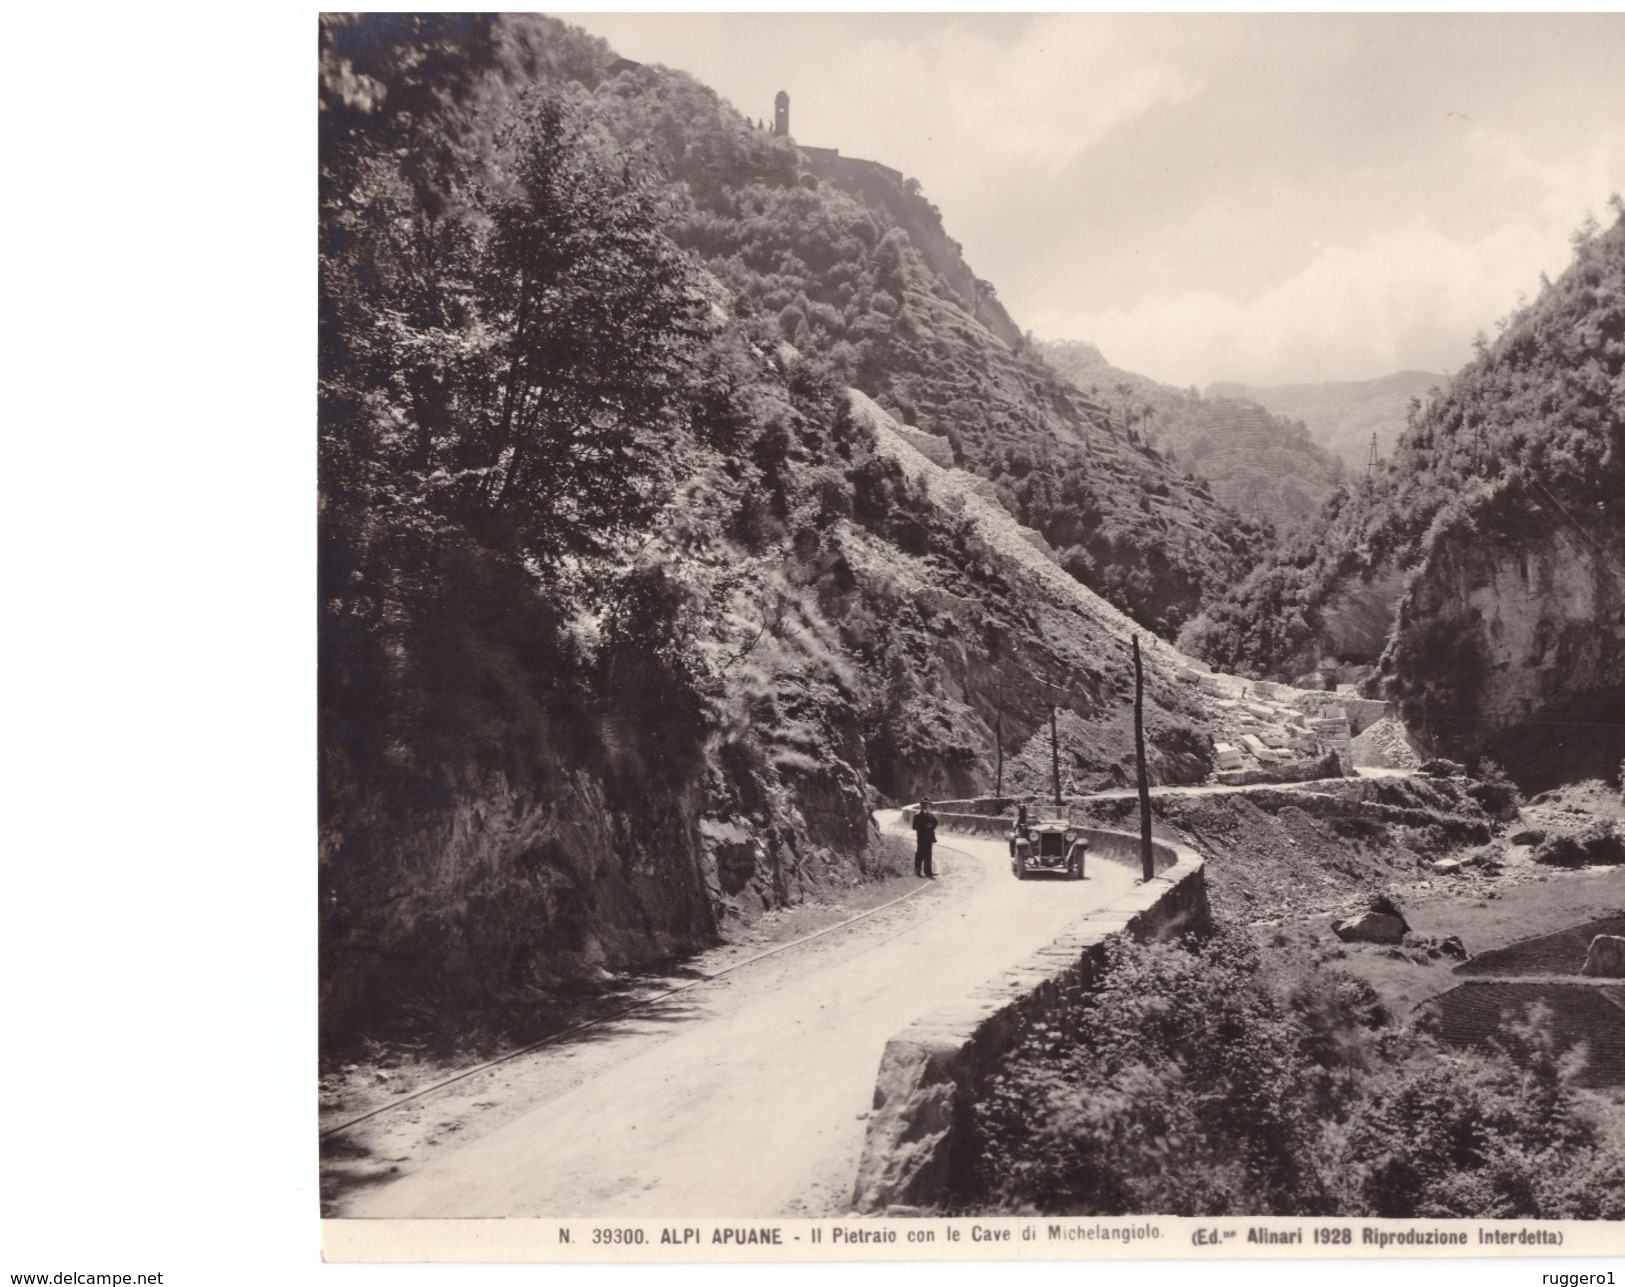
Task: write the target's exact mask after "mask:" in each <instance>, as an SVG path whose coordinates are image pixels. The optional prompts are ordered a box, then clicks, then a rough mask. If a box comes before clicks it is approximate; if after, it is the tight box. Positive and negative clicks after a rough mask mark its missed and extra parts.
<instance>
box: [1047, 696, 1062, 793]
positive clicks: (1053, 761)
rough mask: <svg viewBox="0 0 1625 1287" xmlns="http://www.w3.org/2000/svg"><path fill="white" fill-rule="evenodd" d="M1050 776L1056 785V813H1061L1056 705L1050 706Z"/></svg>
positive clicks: (1059, 757)
mask: <svg viewBox="0 0 1625 1287" xmlns="http://www.w3.org/2000/svg"><path fill="white" fill-rule="evenodd" d="M1049 774H1050V781H1051V782H1053V783H1054V785H1055V812H1056V813H1059V812H1060V811H1061V739H1060V737H1059V736H1057V734H1056V732H1055V703H1054V702H1051V703H1050V704H1049Z"/></svg>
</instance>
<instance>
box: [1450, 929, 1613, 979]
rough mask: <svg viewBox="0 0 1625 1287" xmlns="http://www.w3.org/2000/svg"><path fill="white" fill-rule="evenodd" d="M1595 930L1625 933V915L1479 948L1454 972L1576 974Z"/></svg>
mask: <svg viewBox="0 0 1625 1287" xmlns="http://www.w3.org/2000/svg"><path fill="white" fill-rule="evenodd" d="M1598 934H1620V935H1625V916H1605V917H1603V918H1602V919H1601V920H1596V921H1591V922H1590V923H1588V924H1585V925H1575V926H1573V927H1572V928H1570V929H1566V930H1559V931H1558V932H1557V933H1555V934H1542V935H1541V936H1540V937H1539V938H1526V939H1524V940H1523V941H1522V942H1519V943H1512V944H1510V945H1508V946H1506V947H1498V948H1492V949H1491V950H1489V951H1487V952H1480V953H1479V954H1478V955H1477V956H1475V957H1474V958H1473V959H1472V960H1471V961H1468V962H1467V963H1466V964H1465V965H1459V966H1457V967H1456V973H1457V974H1476V975H1493V976H1494V977H1496V978H1501V979H1504V978H1508V977H1510V976H1516V975H1528V974H1578V973H1579V972H1580V967H1581V966H1583V965H1584V964H1585V960H1586V948H1587V947H1589V946H1590V944H1591V940H1592V939H1593V938H1595V937H1596V936H1597V935H1598Z"/></svg>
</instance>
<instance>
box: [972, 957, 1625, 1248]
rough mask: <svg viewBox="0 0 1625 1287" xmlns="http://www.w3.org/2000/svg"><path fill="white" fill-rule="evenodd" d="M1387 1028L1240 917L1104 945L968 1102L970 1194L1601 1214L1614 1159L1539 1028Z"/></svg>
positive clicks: (1623, 1204) (1401, 1212)
mask: <svg viewBox="0 0 1625 1287" xmlns="http://www.w3.org/2000/svg"><path fill="white" fill-rule="evenodd" d="M1508 1043H1509V1046H1510V1047H1511V1048H1510V1050H1509V1051H1508V1052H1507V1053H1505V1054H1492V1055H1488V1056H1479V1055H1463V1054H1460V1053H1455V1052H1452V1053H1451V1054H1449V1055H1446V1054H1444V1053H1442V1052H1441V1051H1440V1050H1438V1049H1437V1048H1435V1047H1434V1046H1433V1045H1432V1044H1431V1043H1429V1042H1428V1041H1427V1039H1426V1038H1425V1037H1423V1036H1421V1035H1419V1034H1415V1033H1400V1032H1397V1031H1396V1030H1395V1029H1394V1028H1393V1027H1392V1025H1391V1023H1390V1019H1389V1016H1388V1015H1387V1013H1386V1012H1385V1010H1384V1009H1383V1007H1382V1006H1381V1005H1380V1004H1379V1003H1378V1002H1377V1000H1376V998H1375V996H1374V994H1373V993H1372V992H1371V990H1370V988H1369V987H1368V985H1366V984H1364V983H1363V982H1361V981H1359V980H1356V979H1355V978H1354V977H1353V976H1351V975H1348V974H1346V973H1343V972H1341V971H1335V970H1329V969H1327V970H1316V971H1314V972H1311V973H1309V974H1307V975H1306V974H1305V973H1304V972H1303V969H1302V963H1301V962H1294V963H1292V964H1291V965H1290V966H1289V967H1286V968H1283V967H1282V965H1281V964H1280V963H1279V962H1277V961H1274V960H1272V959H1271V958H1270V957H1268V956H1266V955H1265V954H1263V953H1262V952H1261V951H1260V949H1259V948H1258V947H1257V946H1255V944H1254V943H1253V941H1252V940H1251V939H1250V938H1249V937H1248V936H1247V935H1246V934H1244V933H1242V932H1240V931H1235V930H1221V931H1219V932H1218V933H1216V934H1214V935H1213V936H1212V937H1211V938H1210V939H1208V940H1207V941H1205V942H1201V943H1191V942H1187V943H1185V944H1183V945H1179V946H1175V945H1159V946H1142V945H1137V944H1132V943H1123V944H1119V945H1118V946H1117V947H1115V948H1114V949H1113V952H1112V954H1111V957H1110V960H1109V968H1108V972H1107V974H1106V977H1105V980H1104V982H1103V984H1102V985H1101V986H1100V987H1099V988H1098V990H1095V991H1088V992H1082V991H1080V992H1078V993H1077V994H1075V995H1073V996H1072V997H1070V998H1069V999H1068V1002H1067V1004H1066V1005H1065V1006H1064V1007H1063V1008H1061V1009H1060V1010H1059V1011H1058V1012H1056V1013H1053V1014H1051V1015H1050V1016H1048V1017H1046V1018H1045V1020H1044V1021H1042V1022H1039V1023H1035V1024H1033V1025H1032V1026H1031V1027H1030V1028H1029V1030H1028V1031H1027V1032H1026V1033H1025V1035H1024V1037H1023V1039H1022V1041H1021V1043H1020V1044H1019V1046H1018V1047H1017V1048H1016V1050H1015V1051H1014V1053H1013V1054H1012V1055H1011V1056H1010V1058H1009V1059H1008V1060H1007V1061H1006V1063H1005V1068H1004V1071H1003V1072H1002V1073H1001V1074H999V1075H998V1076H997V1077H996V1078H995V1079H994V1080H993V1083H992V1085H991V1086H990V1087H989V1088H988V1090H987V1092H986V1093H985V1095H984V1096H983V1098H982V1101H981V1102H980V1104H979V1105H978V1106H977V1123H978V1130H979V1139H980V1151H979V1160H978V1165H979V1170H978V1173H977V1174H978V1184H979V1186H980V1188H979V1191H978V1192H977V1193H975V1194H974V1195H970V1200H971V1202H972V1203H974V1204H991V1205H993V1206H995V1207H997V1208H1001V1209H1009V1210H1031V1211H1037V1212H1040V1213H1043V1214H1055V1215H1059V1214H1073V1215H1076V1214H1098V1215H1121V1214H1133V1213H1160V1214H1170V1215H1247V1214H1271V1215H1373V1216H1427V1217H1435V1218H1437V1217H1448V1216H1480V1217H1488V1218H1508V1217H1514V1216H1524V1217H1537V1216H1542V1217H1563V1216H1566V1217H1577V1218H1592V1219H1595V1218H1619V1217H1620V1216H1621V1215H1625V1189H1622V1188H1621V1187H1620V1181H1621V1179H1625V1165H1622V1162H1621V1159H1620V1158H1619V1157H1618V1156H1617V1155H1610V1152H1609V1149H1608V1143H1609V1141H1606V1140H1604V1139H1603V1138H1602V1137H1601V1136H1600V1134H1599V1129H1600V1128H1599V1127H1597V1126H1595V1125H1594V1124H1592V1123H1591V1122H1590V1121H1589V1120H1588V1119H1587V1118H1586V1116H1585V1115H1584V1113H1583V1112H1582V1111H1581V1109H1580V1106H1579V1104H1578V1102H1577V1101H1576V1099H1575V1097H1574V1095H1573V1094H1572V1093H1571V1091H1570V1090H1569V1087H1568V1076H1569V1071H1570V1070H1569V1069H1567V1068H1566V1067H1565V1066H1564V1065H1563V1064H1562V1063H1561V1061H1560V1060H1558V1059H1557V1058H1556V1057H1555V1056H1554V1054H1553V1053H1552V1047H1551V1045H1550V1043H1549V1042H1547V1041H1546V1040H1545V1039H1544V1037H1543V1036H1542V1035H1541V1032H1540V1030H1539V1028H1538V1025H1533V1026H1531V1027H1529V1028H1528V1029H1525V1030H1522V1031H1520V1032H1516V1033H1513V1034H1510V1035H1509V1037H1508Z"/></svg>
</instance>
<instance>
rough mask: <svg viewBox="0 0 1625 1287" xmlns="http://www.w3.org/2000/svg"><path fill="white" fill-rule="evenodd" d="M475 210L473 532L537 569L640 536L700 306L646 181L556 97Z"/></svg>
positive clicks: (678, 419) (470, 442)
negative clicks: (478, 264)
mask: <svg viewBox="0 0 1625 1287" xmlns="http://www.w3.org/2000/svg"><path fill="white" fill-rule="evenodd" d="M511 146H512V148H513V150H514V160H513V169H514V174H515V177H516V183H515V184H514V187H513V189H512V190H511V191H510V192H507V193H505V194H503V195H500V196H497V197H494V198H493V199H492V200H491V201H490V204H489V215H490V219H491V225H492V231H491V235H490V241H489V246H488V253H487V255H486V256H485V264H484V271H483V272H482V273H481V280H480V283H479V294H480V295H481V296H482V297H483V305H484V307H483V309H482V311H483V313H484V316H485V318H486V319H487V328H488V329H487V335H488V338H489V344H490V349H489V353H488V363H487V365H486V368H485V369H487V370H488V371H489V372H490V386H489V388H488V389H487V390H486V391H485V392H486V395H487V396H486V402H485V405H484V406H483V407H482V408H481V412H482V414H480V415H479V416H478V417H476V418H475V419H474V421H473V423H471V424H470V426H469V429H468V432H467V437H466V447H467V450H466V458H465V459H464V460H463V461H462V462H461V463H462V466H463V471H464V476H466V477H469V478H471V479H473V480H475V481H474V486H473V491H472V497H471V499H472V501H473V509H474V511H475V513H474V515H472V516H471V517H472V518H473V521H474V526H475V527H476V528H481V527H487V528H488V527H489V526H490V524H491V522H492V521H493V520H494V521H495V524H496V526H497V528H498V530H499V531H501V532H502V533H503V534H504V535H505V536H506V537H507V538H508V539H510V540H511V541H512V542H513V543H514V544H515V545H516V546H517V548H518V549H519V550H520V551H521V552H522V553H524V554H525V555H527V556H529V557H530V558H532V559H535V560H537V561H538V562H539V563H541V564H544V565H547V564H554V563H556V562H558V561H559V560H560V559H562V558H564V557H566V556H568V555H571V554H577V553H585V552H592V551H595V550H601V549H603V548H604V547H605V546H606V545H608V544H609V543H610V542H611V541H612V540H613V539H614V538H615V537H617V536H620V535H624V534H625V533H626V532H628V531H630V530H632V529H633V528H636V527H638V526H639V525H641V524H644V523H646V522H647V521H648V519H649V518H650V517H651V515H652V514H653V513H654V512H655V511H656V510H657V509H658V508H659V505H660V504H661V502H662V501H663V499H664V497H665V494H666V487H667V484H668V483H669V463H670V459H671V450H670V448H671V447H672V445H673V443H674V440H675V438H676V437H677V435H678V434H679V432H680V431H681V430H682V429H683V428H684V427H685V426H684V423H683V413H684V411H685V409H686V404H687V399H688V393H687V386H688V384H689V382H690V375H691V373H692V371H693V370H694V367H695V363H696V361H697V358H698V354H699V348H700V344H701V340H702V338H703V331H702V328H701V317H702V308H703V301H702V299H701V298H700V296H699V294H698V292H697V290H696V288H695V285H694V282H693V279H692V276H691V270H690V269H689V268H688V267H687V265H686V263H685V261H684V259H683V257H682V255H681V254H680V252H679V251H678V250H677V249H676V247H675V246H673V245H672V244H671V242H670V241H668V240H667V239H666V237H665V236H664V235H663V233H662V232H661V231H660V228H661V224H662V222H663V220H664V218H665V214H666V212H665V210H664V208H663V206H662V203H661V198H660V196H659V190H658V188H657V187H656V184H655V181H654V180H653V179H652V177H651V176H649V175H647V174H644V173H642V172H640V171H639V170H638V169H637V168H636V167H635V166H634V165H633V164H632V163H631V162H630V161H622V162H621V163H619V164H616V163H614V162H613V161H612V160H611V158H610V157H609V156H608V155H607V154H606V153H605V152H603V151H601V150H600V149H598V148H596V147H595V146H594V145H593V143H592V141H591V140H590V139H588V138H586V137H585V136H584V132H583V130H582V128H581V124H580V122H579V121H578V120H577V119H576V118H574V117H573V116H572V114H571V113H570V112H569V111H568V110H567V108H566V107H565V105H564V104H563V103H562V102H561V101H560V100H559V99H557V98H553V97H546V98H542V99H540V100H538V101H535V102H533V103H531V104H529V105H528V106H526V107H525V108H523V109H522V113H521V117H520V120H519V122H518V124H517V126H516V128H515V129H514V131H513V134H512V139H511Z"/></svg>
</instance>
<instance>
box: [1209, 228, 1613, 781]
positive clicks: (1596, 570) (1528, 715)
mask: <svg viewBox="0 0 1625 1287" xmlns="http://www.w3.org/2000/svg"><path fill="white" fill-rule="evenodd" d="M1616 208H1617V204H1616ZM1620 215H1621V217H1620V218H1619V219H1618V220H1617V221H1616V222H1615V224H1614V226H1613V227H1611V228H1609V229H1608V230H1607V231H1604V232H1600V233H1598V232H1590V231H1588V232H1587V233H1585V234H1582V235H1581V236H1580V237H1578V238H1577V239H1576V246H1577V249H1576V255H1575V261H1574V263H1573V264H1572V265H1571V266H1570V268H1569V270H1568V271H1567V272H1566V273H1564V274H1563V276H1562V278H1560V279H1559V280H1558V281H1557V282H1556V283H1554V284H1553V285H1551V286H1549V287H1548V288H1547V289H1546V290H1544V291H1543V292H1542V294H1541V296H1540V298H1539V299H1537V300H1536V301H1535V302H1534V303H1533V304H1531V305H1529V306H1528V307H1527V308H1525V309H1523V310H1521V311H1520V312H1519V313H1518V314H1517V315H1516V316H1515V317H1514V318H1513V319H1512V321H1511V323H1510V324H1509V325H1508V326H1507V327H1506V329H1505V330H1504V331H1503V333H1502V334H1501V335H1500V336H1499V338H1497V339H1496V340H1495V342H1494V343H1492V344H1485V345H1484V346H1482V348H1481V350H1480V352H1479V354H1478V356H1477V357H1476V358H1475V359H1474V360H1473V361H1472V362H1471V363H1469V364H1468V365H1467V366H1466V367H1465V368H1463V369H1462V370H1461V371H1460V372H1459V373H1458V374H1457V375H1456V376H1455V378H1454V379H1453V380H1452V381H1451V382H1450V384H1449V386H1448V387H1447V388H1446V389H1445V390H1444V391H1443V392H1442V393H1441V394H1440V395H1439V396H1438V397H1437V398H1436V399H1435V400H1434V401H1433V402H1432V403H1431V404H1430V405H1429V406H1428V407H1427V408H1426V409H1425V410H1423V411H1421V412H1420V413H1419V414H1417V415H1415V416H1413V418H1412V421H1411V424H1410V426H1409V428H1408V429H1407V430H1406V432H1405V434H1404V436H1403V437H1402V438H1401V439H1400V440H1399V443H1398V446H1397V448H1396V450H1395V453H1394V456H1393V458H1392V460H1391V462H1389V464H1388V465H1387V466H1386V467H1384V468H1383V469H1381V470H1379V471H1378V473H1377V474H1376V475H1375V476H1374V477H1372V478H1371V479H1370V480H1367V481H1364V482H1362V483H1361V484H1360V485H1359V486H1357V487H1351V488H1344V489H1343V490H1342V491H1340V492H1339V493H1338V494H1336V495H1335V496H1334V497H1333V498H1332V500H1331V501H1330V502H1329V503H1328V504H1327V506H1326V508H1325V509H1324V510H1323V511H1322V513H1321V515H1320V517H1319V519H1318V520H1317V522H1316V523H1315V525H1314V526H1313V528H1312V529H1311V530H1309V531H1307V532H1305V533H1304V534H1303V535H1302V536H1301V537H1300V538H1299V539H1297V540H1296V541H1294V542H1289V543H1287V545H1286V546H1284V547H1283V549H1282V550H1281V551H1279V552H1278V553H1277V554H1276V555H1275V556H1274V557H1272V558H1271V559H1270V560H1269V561H1268V562H1267V563H1266V564H1265V565H1264V566H1263V567H1261V568H1260V569H1259V570H1258V571H1257V572H1256V573H1255V574H1253V575H1252V576H1250V577H1249V578H1248V579H1247V580H1246V581H1245V582H1243V583H1242V584H1241V585H1240V586H1238V587H1237V588H1236V589H1235V590H1234V591H1233V592H1231V593H1230V594H1229V595H1228V596H1226V597H1225V598H1224V599H1223V600H1221V601H1219V602H1218V603H1216V604H1215V605H1214V606H1213V607H1212V608H1211V609H1210V610H1209V611H1208V612H1206V613H1205V614H1203V615H1202V616H1201V617H1199V618H1198V619H1197V620H1195V621H1193V622H1192V623H1191V624H1190V626H1188V627H1187V629H1186V631H1185V633H1184V635H1183V640H1184V642H1185V643H1186V645H1187V646H1188V647H1189V648H1190V649H1192V650H1193V651H1195V652H1196V653H1197V654H1198V655H1201V656H1204V657H1207V658H1208V659H1209V660H1211V661H1215V662H1218V663H1220V664H1222V665H1225V666H1234V667H1240V668H1243V669H1244V670H1247V671H1249V672H1252V673H1277V674H1295V673H1299V672H1301V671H1303V670H1306V669H1309V668H1311V667H1313V666H1315V665H1317V664H1319V663H1320V662H1322V661H1324V660H1326V659H1327V658H1328V656H1331V657H1336V656H1338V655H1348V652H1349V650H1350V649H1351V648H1352V649H1353V651H1354V652H1355V653H1363V655H1364V657H1365V658H1366V659H1369V658H1370V657H1371V655H1372V653H1373V651H1374V644H1375V642H1376V641H1377V640H1379V639H1380V640H1382V641H1383V644H1384V646H1383V649H1382V651H1381V657H1380V663H1381V673H1380V675H1379V676H1378V678H1377V681H1376V682H1377V684H1378V685H1379V686H1380V687H1381V688H1382V689H1383V691H1384V692H1385V693H1387V694H1389V695H1391V696H1393V697H1396V698H1398V699H1400V700H1401V701H1402V702H1403V703H1404V710H1405V713H1406V716H1407V720H1408V722H1409V723H1410V724H1411V726H1412V728H1413V729H1416V730H1419V731H1420V732H1422V734H1423V735H1424V740H1425V741H1427V742H1428V743H1430V744H1432V745H1435V746H1437V747H1438V748H1439V749H1440V750H1443V751H1449V752H1452V753H1455V754H1457V755H1476V754H1488V755H1492V756H1494V757H1495V758H1496V759H1498V760H1504V761H1505V762H1506V763H1507V765H1508V767H1509V768H1511V769H1512V770H1513V771H1514V772H1515V773H1518V774H1520V775H1521V776H1522V777H1523V778H1524V779H1525V780H1526V781H1528V782H1550V781H1552V780H1554V779H1556V778H1559V777H1562V776H1566V775H1572V774H1575V773H1582V772H1584V773H1593V774H1596V773H1606V774H1608V775H1610V776H1612V774H1613V773H1614V771H1615V770H1616V767H1617V765H1618V763H1619V760H1620V756H1621V753H1622V752H1625V211H1621V212H1620Z"/></svg>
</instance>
